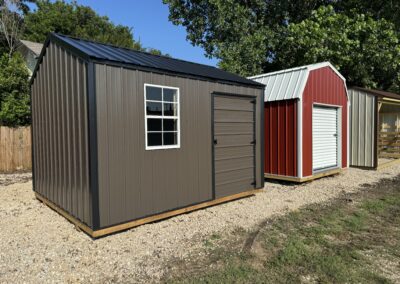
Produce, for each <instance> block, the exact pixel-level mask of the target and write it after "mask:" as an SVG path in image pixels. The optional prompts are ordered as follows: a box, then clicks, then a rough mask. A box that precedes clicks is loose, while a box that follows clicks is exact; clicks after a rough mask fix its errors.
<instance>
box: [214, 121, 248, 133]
mask: <svg viewBox="0 0 400 284" xmlns="http://www.w3.org/2000/svg"><path fill="white" fill-rule="evenodd" d="M252 127H253V122H243V123H232V122H220V123H216V124H215V126H214V132H215V134H216V135H218V134H224V133H252V130H251V129H252Z"/></svg>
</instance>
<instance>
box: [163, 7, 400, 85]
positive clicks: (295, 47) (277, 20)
mask: <svg viewBox="0 0 400 284" xmlns="http://www.w3.org/2000/svg"><path fill="white" fill-rule="evenodd" d="M163 1H164V3H165V4H168V5H169V11H170V15H169V18H170V20H171V21H172V22H173V23H174V24H176V25H182V26H184V27H185V28H186V31H187V38H188V40H189V41H190V42H191V43H192V44H193V45H198V46H200V47H202V48H203V49H204V51H205V54H206V55H207V56H209V57H216V58H218V59H220V61H219V63H218V64H219V66H220V67H221V68H223V69H226V70H228V71H231V72H235V73H239V74H241V75H244V76H248V75H254V74H259V73H264V72H270V71H275V70H280V69H284V68H289V67H295V66H300V65H304V64H311V63H316V62H318V61H331V62H332V63H333V64H334V65H335V66H336V67H338V69H340V71H341V72H342V73H343V74H344V75H345V76H346V77H347V79H348V82H349V83H350V84H357V85H361V86H364V87H372V88H382V89H386V90H392V91H397V92H400V89H399V84H398V82H399V76H400V68H399V61H400V57H399V52H398V45H399V43H398V42H399V38H400V36H399V31H400V16H399V14H398V13H396V12H395V11H398V10H399V8H400V7H399V5H400V1H398V0H396V1H363V0H350V1H349V0H248V1H241V0H163ZM378 2H379V3H378Z"/></svg>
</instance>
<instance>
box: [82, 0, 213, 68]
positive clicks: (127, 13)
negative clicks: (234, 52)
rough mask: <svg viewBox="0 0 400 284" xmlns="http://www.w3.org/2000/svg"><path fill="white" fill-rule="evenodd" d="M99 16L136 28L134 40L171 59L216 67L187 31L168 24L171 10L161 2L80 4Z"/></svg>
mask: <svg viewBox="0 0 400 284" xmlns="http://www.w3.org/2000/svg"><path fill="white" fill-rule="evenodd" d="M77 2H78V3H79V4H82V5H85V6H90V7H91V8H92V9H94V10H95V11H96V12H97V13H98V14H100V15H102V16H108V17H109V18H110V20H111V21H112V22H113V23H115V24H122V25H125V26H129V27H132V28H133V35H134V38H135V40H138V39H140V41H141V42H142V45H143V46H144V47H153V48H157V49H159V50H161V51H162V52H163V53H168V54H170V55H171V56H172V57H175V58H180V59H184V60H189V61H193V62H197V63H203V64H208V65H213V66H215V65H216V63H217V60H216V59H208V58H206V57H205V56H204V51H203V49H201V48H200V47H195V46H192V45H191V44H190V43H189V42H188V41H187V40H186V31H185V28H184V27H181V26H175V25H173V24H172V23H171V22H170V21H169V20H168V14H169V13H168V6H167V5H164V4H163V3H162V1H161V0H129V1H128V0H125V1H124V0H112V1H110V0H78V1H77Z"/></svg>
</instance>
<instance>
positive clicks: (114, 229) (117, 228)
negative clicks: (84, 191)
mask: <svg viewBox="0 0 400 284" xmlns="http://www.w3.org/2000/svg"><path fill="white" fill-rule="evenodd" d="M261 191H262V189H253V190H249V191H245V192H241V193H237V194H233V195H230V196H225V197H221V198H217V199H214V200H211V201H207V202H203V203H199V204H195V205H192V206H189V207H184V208H180V209H176V210H171V211H168V212H165V213H161V214H157V215H153V216H149V217H145V218H141V219H137V220H132V221H130V222H126V223H123V224H118V225H114V226H111V227H107V228H103V229H99V230H93V229H91V228H90V227H88V226H86V225H85V224H83V223H82V222H81V221H79V220H78V219H76V218H75V217H73V216H72V215H70V214H69V213H68V212H67V211H65V210H64V209H62V208H61V207H59V206H57V205H56V204H54V203H53V202H51V201H50V200H48V199H47V198H45V197H43V196H42V195H40V194H39V193H37V192H35V196H36V198H37V199H38V200H39V201H41V202H43V203H44V204H46V205H47V206H49V207H50V208H51V209H53V210H54V211H56V212H57V213H59V214H60V215H61V216H63V217H64V218H66V219H67V220H68V221H70V222H71V223H72V224H74V225H75V226H76V227H77V228H79V229H81V230H82V231H83V232H85V233H86V234H88V235H89V236H90V237H92V238H94V239H95V238H100V237H104V236H107V235H110V234H114V233H118V232H121V231H125V230H128V229H132V228H134V227H137V226H140V225H144V224H148V223H152V222H156V221H160V220H163V219H167V218H170V217H174V216H177V215H180V214H185V213H189V212H192V211H195V210H199V209H203V208H206V207H211V206H214V205H218V204H221V203H225V202H228V201H233V200H236V199H240V198H245V197H249V196H252V195H255V194H256V193H259V192H261Z"/></svg>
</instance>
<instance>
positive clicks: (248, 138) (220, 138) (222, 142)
mask: <svg viewBox="0 0 400 284" xmlns="http://www.w3.org/2000/svg"><path fill="white" fill-rule="evenodd" d="M214 139H216V140H217V143H218V144H217V146H235V145H250V144H251V143H252V142H253V141H254V137H253V135H248V134H245V135H242V134H236V133H232V134H225V135H216V136H215V138H214Z"/></svg>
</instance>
